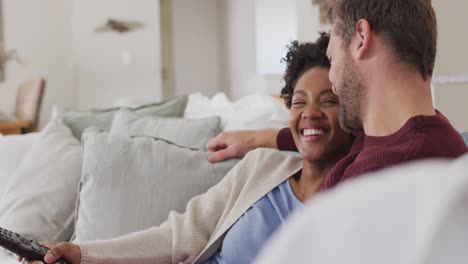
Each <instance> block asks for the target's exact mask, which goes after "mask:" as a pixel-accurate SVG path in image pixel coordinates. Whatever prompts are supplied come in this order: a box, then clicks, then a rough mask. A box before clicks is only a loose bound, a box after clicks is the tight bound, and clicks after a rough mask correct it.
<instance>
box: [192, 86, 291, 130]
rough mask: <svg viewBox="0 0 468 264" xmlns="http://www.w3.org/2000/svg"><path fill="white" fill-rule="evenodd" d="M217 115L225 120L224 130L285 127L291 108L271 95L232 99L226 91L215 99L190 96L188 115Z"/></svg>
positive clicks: (222, 125) (196, 95)
mask: <svg viewBox="0 0 468 264" xmlns="http://www.w3.org/2000/svg"><path fill="white" fill-rule="evenodd" d="M212 115H217V116H220V117H221V119H222V122H221V129H222V130H224V131H228V130H243V129H263V128H283V127H287V126H288V118H289V110H288V109H287V107H285V105H284V104H282V103H280V101H278V100H277V99H275V98H274V97H273V96H271V95H265V94H251V95H247V96H244V97H242V98H240V99H239V100H237V101H234V102H231V101H230V100H229V99H228V98H227V97H226V95H225V94H223V93H218V94H216V95H215V96H213V98H212V99H209V98H207V97H206V96H203V95H201V94H191V95H190V96H189V100H188V104H187V108H186V109H185V113H184V117H185V118H202V117H207V116H212Z"/></svg>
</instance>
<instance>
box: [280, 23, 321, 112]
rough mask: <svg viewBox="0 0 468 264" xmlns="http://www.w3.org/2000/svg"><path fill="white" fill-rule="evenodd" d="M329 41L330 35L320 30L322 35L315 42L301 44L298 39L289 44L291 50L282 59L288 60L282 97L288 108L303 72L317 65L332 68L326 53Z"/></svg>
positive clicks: (283, 60)
mask: <svg viewBox="0 0 468 264" xmlns="http://www.w3.org/2000/svg"><path fill="white" fill-rule="evenodd" d="M329 41H330V35H329V34H328V33H325V32H320V37H319V38H318V39H317V41H316V42H315V43H301V44H299V42H298V41H297V40H296V41H293V42H291V45H289V46H288V49H289V51H288V53H287V54H286V57H284V58H283V59H282V60H281V62H286V72H285V74H284V77H283V80H284V82H285V85H284V87H283V88H282V89H281V98H283V99H284V100H285V102H286V105H287V107H288V108H291V100H292V96H293V94H294V87H295V86H296V83H297V81H298V80H299V78H300V77H301V76H302V74H304V73H305V72H306V71H308V70H309V69H311V68H313V67H317V66H319V67H327V68H330V61H329V60H328V58H327V55H326V52H327V47H328V42H329Z"/></svg>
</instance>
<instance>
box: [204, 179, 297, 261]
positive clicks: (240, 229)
mask: <svg viewBox="0 0 468 264" xmlns="http://www.w3.org/2000/svg"><path fill="white" fill-rule="evenodd" d="M299 207H302V203H301V201H299V200H298V199H297V198H296V196H295V195H294V193H293V192H292V190H291V185H290V184H289V180H285V181H284V182H282V183H281V184H280V185H278V186H277V187H276V188H275V189H273V190H272V191H271V192H269V193H267V194H266V195H265V196H263V198H261V199H260V200H258V201H257V202H256V203H255V204H254V205H252V207H250V208H249V210H247V212H245V213H244V214H243V215H242V216H241V217H240V218H239V220H237V222H236V223H235V224H234V225H233V226H232V227H231V229H230V230H229V231H228V232H227V234H226V236H225V238H224V240H223V244H222V246H221V247H220V249H219V250H218V252H216V253H215V254H214V255H213V256H212V257H211V258H210V259H209V260H208V261H206V262H205V264H215V263H219V264H221V263H223V264H242V263H252V262H253V260H254V259H255V257H256V256H257V254H258V253H259V251H260V249H261V248H262V246H263V245H264V244H265V242H266V241H267V240H268V239H269V238H270V236H271V235H272V234H273V232H275V230H276V229H277V228H278V227H279V226H280V225H281V224H282V223H283V222H284V221H285V220H286V218H288V216H289V215H290V214H291V213H292V212H293V211H294V210H296V209H297V208H299Z"/></svg>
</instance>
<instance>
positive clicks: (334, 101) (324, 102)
mask: <svg viewBox="0 0 468 264" xmlns="http://www.w3.org/2000/svg"><path fill="white" fill-rule="evenodd" d="M337 104H338V101H337V100H332V99H330V100H324V101H322V105H337Z"/></svg>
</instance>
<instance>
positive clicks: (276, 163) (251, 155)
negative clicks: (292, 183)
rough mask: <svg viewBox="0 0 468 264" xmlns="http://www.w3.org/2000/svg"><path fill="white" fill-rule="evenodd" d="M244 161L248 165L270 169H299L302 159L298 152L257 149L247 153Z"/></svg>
mask: <svg viewBox="0 0 468 264" xmlns="http://www.w3.org/2000/svg"><path fill="white" fill-rule="evenodd" d="M244 160H245V161H246V163H248V164H252V165H255V166H258V167H270V168H278V169H280V168H283V167H284V169H288V168H292V169H295V168H298V167H300V166H301V165H302V157H301V156H300V155H299V154H298V153H297V152H289V151H280V150H277V149H271V148H257V149H254V150H252V151H250V152H248V153H247V155H246V156H245V157H244Z"/></svg>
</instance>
